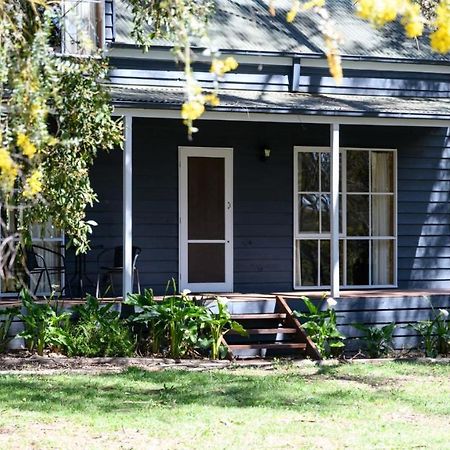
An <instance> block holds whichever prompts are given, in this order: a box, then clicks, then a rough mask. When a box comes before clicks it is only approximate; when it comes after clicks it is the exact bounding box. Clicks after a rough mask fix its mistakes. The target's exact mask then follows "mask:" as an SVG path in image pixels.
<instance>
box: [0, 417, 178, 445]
mask: <svg viewBox="0 0 450 450" xmlns="http://www.w3.org/2000/svg"><path fill="white" fill-rule="evenodd" d="M176 447H177V442H176V441H175V440H171V439H170V438H167V439H164V440H162V439H157V438H152V437H150V436H148V435H147V433H146V432H145V430H137V429H130V428H126V429H125V428H124V429H122V430H120V431H108V432H107V431H105V432H93V431H92V430H90V429H89V428H87V427H83V426H81V425H78V424H74V423H72V422H69V421H63V420H56V421H53V422H52V423H36V422H27V424H26V427H25V426H22V425H17V426H9V427H3V428H0V448H2V449H10V450H16V449H17V450H19V449H24V448H26V449H61V448H64V449H65V450H79V449H80V448H83V449H108V450H109V449H112V450H116V449H117V450H118V449H136V450H141V449H142V450H144V449H172V448H176Z"/></svg>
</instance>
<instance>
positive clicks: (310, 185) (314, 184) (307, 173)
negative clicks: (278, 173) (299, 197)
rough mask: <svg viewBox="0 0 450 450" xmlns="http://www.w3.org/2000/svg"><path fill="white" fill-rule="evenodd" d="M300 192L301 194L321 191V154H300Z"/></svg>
mask: <svg viewBox="0 0 450 450" xmlns="http://www.w3.org/2000/svg"><path fill="white" fill-rule="evenodd" d="M298 190H299V191H301V192H316V191H319V153H312V152H299V154H298Z"/></svg>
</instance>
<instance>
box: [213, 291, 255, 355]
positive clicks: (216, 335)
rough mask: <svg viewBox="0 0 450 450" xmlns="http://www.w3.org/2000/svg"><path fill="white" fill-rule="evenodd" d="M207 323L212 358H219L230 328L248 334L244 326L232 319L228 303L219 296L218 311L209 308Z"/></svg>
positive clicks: (242, 334) (241, 333)
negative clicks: (225, 336)
mask: <svg viewBox="0 0 450 450" xmlns="http://www.w3.org/2000/svg"><path fill="white" fill-rule="evenodd" d="M205 323H206V326H207V328H208V331H209V332H210V341H211V344H210V345H211V359H219V356H220V348H221V342H222V338H223V336H224V335H225V334H226V333H228V332H229V331H230V330H233V331H235V332H236V333H239V334H240V335H241V336H247V332H246V331H245V329H244V327H243V326H242V325H241V324H240V323H239V322H236V321H234V320H232V319H231V314H230V313H229V311H228V308H227V305H226V303H224V302H223V300H221V299H220V298H219V297H218V298H217V312H216V313H215V312H212V311H211V309H208V313H207V316H206V320H205Z"/></svg>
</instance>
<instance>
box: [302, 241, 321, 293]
mask: <svg viewBox="0 0 450 450" xmlns="http://www.w3.org/2000/svg"><path fill="white" fill-rule="evenodd" d="M297 242H298V247H299V250H300V267H301V273H300V275H301V285H302V286H317V283H318V280H317V269H318V263H319V261H318V248H317V241H313V240H311V241H309V240H308V241H303V240H302V241H297Z"/></svg>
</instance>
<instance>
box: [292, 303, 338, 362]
mask: <svg viewBox="0 0 450 450" xmlns="http://www.w3.org/2000/svg"><path fill="white" fill-rule="evenodd" d="M301 299H302V300H303V302H304V303H305V306H306V308H307V309H308V312H300V311H294V315H295V316H296V317H298V318H299V319H301V320H302V321H303V320H304V322H303V323H302V326H303V328H304V329H305V330H306V331H307V332H308V334H309V336H310V338H311V339H312V341H313V342H314V344H315V345H316V347H317V350H318V351H319V352H320V354H321V355H322V356H323V357H324V358H329V357H330V356H335V355H336V354H337V353H339V351H340V349H342V348H343V347H344V346H345V344H344V342H343V341H344V339H345V336H344V335H343V334H342V333H341V332H340V331H339V330H338V329H337V315H336V311H335V310H334V308H333V306H335V304H336V301H335V300H333V299H328V300H327V302H326V303H327V308H326V309H325V310H321V309H320V308H319V307H317V306H316V305H314V303H313V302H312V301H311V300H310V299H309V298H308V297H301Z"/></svg>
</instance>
